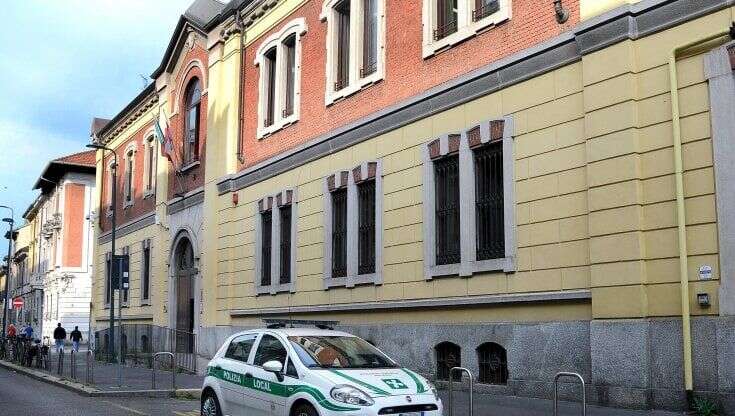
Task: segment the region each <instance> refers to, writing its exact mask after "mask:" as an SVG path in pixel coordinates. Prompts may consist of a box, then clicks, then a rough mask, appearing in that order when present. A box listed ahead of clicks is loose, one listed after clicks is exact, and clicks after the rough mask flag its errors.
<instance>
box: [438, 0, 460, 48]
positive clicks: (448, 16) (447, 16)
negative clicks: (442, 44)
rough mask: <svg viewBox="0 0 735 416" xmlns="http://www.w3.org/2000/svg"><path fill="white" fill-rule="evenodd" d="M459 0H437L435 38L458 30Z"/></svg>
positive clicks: (439, 38) (440, 37) (441, 37)
mask: <svg viewBox="0 0 735 416" xmlns="http://www.w3.org/2000/svg"><path fill="white" fill-rule="evenodd" d="M457 28H458V26H457V0H437V2H436V28H434V40H441V39H444V38H445V37H447V36H449V35H451V34H452V33H455V32H456V31H457Z"/></svg>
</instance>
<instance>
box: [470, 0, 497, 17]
mask: <svg viewBox="0 0 735 416" xmlns="http://www.w3.org/2000/svg"><path fill="white" fill-rule="evenodd" d="M498 10H500V2H498V0H490V1H488V0H475V10H473V11H472V21H473V22H477V21H478V20H482V19H484V18H486V17H488V16H490V15H491V14H493V13H496V12H497V11H498Z"/></svg>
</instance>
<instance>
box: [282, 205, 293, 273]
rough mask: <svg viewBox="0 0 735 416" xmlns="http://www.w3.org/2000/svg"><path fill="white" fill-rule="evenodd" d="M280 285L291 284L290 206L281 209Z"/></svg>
mask: <svg viewBox="0 0 735 416" xmlns="http://www.w3.org/2000/svg"><path fill="white" fill-rule="evenodd" d="M279 211H280V215H281V242H280V244H281V258H280V264H281V273H280V274H281V276H280V278H279V281H280V283H281V284H285V283H291V205H286V206H283V207H281V209H280V210H279Z"/></svg>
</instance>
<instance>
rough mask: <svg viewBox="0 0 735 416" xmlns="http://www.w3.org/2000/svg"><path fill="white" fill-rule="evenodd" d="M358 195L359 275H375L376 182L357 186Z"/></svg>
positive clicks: (372, 181)
mask: <svg viewBox="0 0 735 416" xmlns="http://www.w3.org/2000/svg"><path fill="white" fill-rule="evenodd" d="M357 194H358V210H359V215H358V248H357V252H358V266H357V272H358V274H370V273H375V181H374V180H371V181H366V182H363V183H361V184H359V185H358V186H357Z"/></svg>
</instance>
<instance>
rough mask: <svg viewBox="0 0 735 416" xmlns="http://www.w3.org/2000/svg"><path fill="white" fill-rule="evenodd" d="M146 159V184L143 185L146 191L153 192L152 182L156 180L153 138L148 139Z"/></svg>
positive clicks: (154, 143)
mask: <svg viewBox="0 0 735 416" xmlns="http://www.w3.org/2000/svg"><path fill="white" fill-rule="evenodd" d="M146 153H147V154H146V158H147V159H148V166H147V168H148V172H147V175H146V176H147V177H146V179H147V182H146V185H145V189H146V190H147V191H151V190H153V181H154V180H155V178H156V170H155V163H156V159H155V158H156V142H155V139H154V138H153V137H149V138H148V143H147V146H146Z"/></svg>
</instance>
